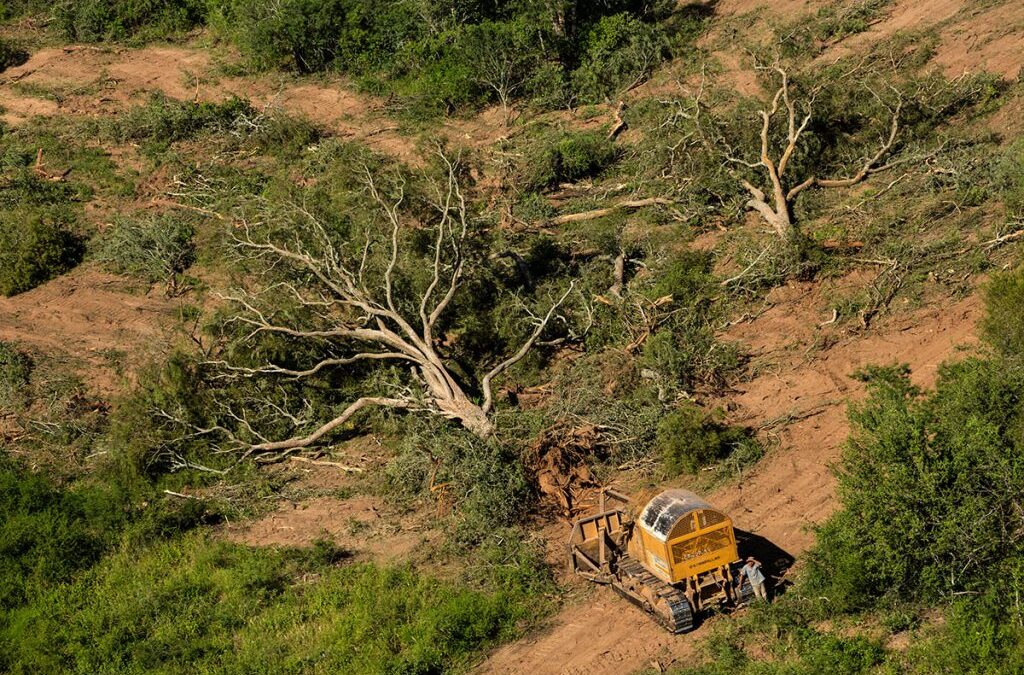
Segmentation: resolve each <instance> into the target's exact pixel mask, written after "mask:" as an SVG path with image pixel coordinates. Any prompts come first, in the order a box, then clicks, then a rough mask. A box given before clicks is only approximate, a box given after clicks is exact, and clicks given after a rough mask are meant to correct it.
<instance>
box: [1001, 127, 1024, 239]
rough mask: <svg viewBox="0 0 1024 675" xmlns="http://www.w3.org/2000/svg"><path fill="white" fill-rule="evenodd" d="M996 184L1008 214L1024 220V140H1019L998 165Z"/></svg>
mask: <svg viewBox="0 0 1024 675" xmlns="http://www.w3.org/2000/svg"><path fill="white" fill-rule="evenodd" d="M996 183H997V186H998V188H999V190H1000V193H1001V195H1000V196H1001V197H1002V198H1003V202H1004V203H1005V205H1006V211H1007V214H1008V215H1009V216H1010V218H1011V219H1015V220H1024V139H1017V140H1016V141H1014V142H1013V143H1011V144H1010V146H1009V147H1008V148H1007V149H1006V151H1005V153H1004V155H1003V156H1002V157H1001V158H1000V159H999V161H998V162H997V164H996Z"/></svg>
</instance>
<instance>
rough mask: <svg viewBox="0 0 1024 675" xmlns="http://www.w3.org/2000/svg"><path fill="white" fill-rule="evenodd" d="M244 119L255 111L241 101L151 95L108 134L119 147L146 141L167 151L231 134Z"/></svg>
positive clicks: (117, 122)
mask: <svg viewBox="0 0 1024 675" xmlns="http://www.w3.org/2000/svg"><path fill="white" fill-rule="evenodd" d="M243 116H247V117H255V116H256V111H255V110H254V109H253V108H252V106H251V105H249V103H248V101H245V100H243V99H240V98H229V99H227V100H225V101H223V102H222V103H207V102H193V101H181V100H178V99H173V98H169V97H167V96H165V95H163V94H153V96H152V97H151V98H150V100H149V102H148V103H147V104H146V105H144V106H140V107H137V108H133V109H132V110H130V111H128V112H126V113H125V114H123V115H122V116H121V117H120V118H118V119H117V120H116V121H115V122H114V123H113V124H112V125H111V132H112V135H113V136H114V138H115V140H117V141H118V142H121V143H125V142H129V141H133V142H143V141H148V142H152V143H156V144H158V145H160V146H162V147H166V146H167V145H170V144H171V143H175V142H177V141H184V140H188V139H190V138H195V137H196V136H198V135H200V134H202V133H228V132H231V131H233V130H235V129H236V126H237V125H238V123H239V121H240V118H241V117H243Z"/></svg>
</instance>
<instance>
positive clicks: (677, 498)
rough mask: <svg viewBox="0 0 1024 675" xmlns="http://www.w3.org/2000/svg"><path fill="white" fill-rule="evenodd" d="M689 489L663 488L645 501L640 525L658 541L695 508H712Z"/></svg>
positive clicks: (662, 539) (666, 537) (667, 534)
mask: <svg viewBox="0 0 1024 675" xmlns="http://www.w3.org/2000/svg"><path fill="white" fill-rule="evenodd" d="M713 508H714V507H712V506H711V505H710V504H708V503H707V502H706V501H704V500H703V499H701V498H700V497H698V496H697V495H695V494H694V493H692V492H690V491H689V490H681V489H674V490H665V491H664V492H662V493H661V494H659V495H658V496H657V497H655V498H654V499H652V500H651V501H649V502H647V506H645V507H644V510H643V511H642V512H641V513H640V526H641V527H642V528H644V530H646V531H647V533H648V534H650V535H651V536H652V537H654V538H655V539H657V540H659V541H667V540H668V537H669V533H671V532H672V527H673V526H674V525H675V524H676V522H677V521H678V520H679V519H680V518H682V517H683V516H685V515H686V514H687V513H691V512H693V511H696V510H697V509H713Z"/></svg>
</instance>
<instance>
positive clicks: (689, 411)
mask: <svg viewBox="0 0 1024 675" xmlns="http://www.w3.org/2000/svg"><path fill="white" fill-rule="evenodd" d="M745 439H746V434H745V433H744V432H743V431H742V430H741V429H739V428H737V427H727V426H723V425H721V424H718V423H717V422H715V421H714V420H713V419H711V418H710V416H709V415H708V414H707V413H706V412H705V411H703V410H701V409H700V408H699V407H697V406H696V405H694V404H692V403H684V404H683V405H681V406H680V407H678V408H676V409H675V410H673V411H672V412H671V413H669V414H667V415H665V416H664V417H663V418H662V420H661V422H659V423H658V435H657V437H656V439H655V445H654V447H655V450H656V451H657V452H658V454H659V455H660V456H661V459H662V461H663V462H664V464H665V467H666V469H667V470H668V471H670V472H672V473H679V472H686V473H694V472H696V471H697V470H698V469H700V468H701V467H704V466H707V465H708V464H711V463H712V462H715V461H717V460H719V459H722V458H723V457H725V456H726V455H728V454H729V453H730V452H731V451H732V449H733V448H734V447H736V446H737V445H738V444H740V443H742V442H743V441H744V440H745Z"/></svg>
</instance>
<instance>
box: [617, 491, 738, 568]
mask: <svg viewBox="0 0 1024 675" xmlns="http://www.w3.org/2000/svg"><path fill="white" fill-rule="evenodd" d="M637 526H638V527H637V534H639V536H638V537H637V536H634V537H633V538H631V540H630V553H631V554H632V555H633V556H634V557H636V558H637V559H639V560H642V561H643V562H644V563H645V565H646V566H647V568H648V569H649V570H650V571H651V572H652V573H653V574H654V575H655V576H657V577H658V578H660V579H661V580H662V581H665V582H666V583H670V584H673V583H678V582H680V581H683V580H684V579H688V578H693V577H696V576H698V575H701V574H704V573H705V572H708V571H711V570H714V569H719V568H721V567H723V566H726V565H729V564H731V563H733V562H735V561H736V560H738V559H739V552H738V550H737V547H736V534H735V533H734V531H733V527H732V519H730V518H729V516H727V515H725V514H724V513H722V512H721V511H718V510H716V509H715V508H713V507H712V506H711V505H710V504H708V503H707V502H705V501H704V500H702V499H701V498H700V497H698V496H697V495H695V494H694V493H692V492H689V491H688V490H679V489H676V490H666V491H664V492H662V493H661V494H659V495H657V496H656V497H654V498H653V499H651V501H649V502H648V503H647V505H646V506H645V507H644V510H643V511H642V512H641V513H640V517H639V518H638V519H637Z"/></svg>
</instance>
